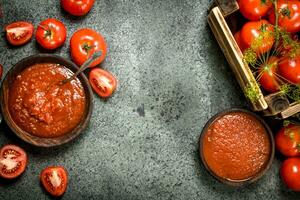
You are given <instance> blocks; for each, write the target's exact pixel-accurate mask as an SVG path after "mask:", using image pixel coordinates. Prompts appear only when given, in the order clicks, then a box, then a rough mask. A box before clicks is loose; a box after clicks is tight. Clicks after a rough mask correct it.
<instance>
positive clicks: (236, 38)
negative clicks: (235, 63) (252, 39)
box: [234, 31, 246, 52]
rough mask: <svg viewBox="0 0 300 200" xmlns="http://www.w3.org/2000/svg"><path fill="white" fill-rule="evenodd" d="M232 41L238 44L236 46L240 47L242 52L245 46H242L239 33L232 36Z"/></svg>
mask: <svg viewBox="0 0 300 200" xmlns="http://www.w3.org/2000/svg"><path fill="white" fill-rule="evenodd" d="M234 39H235V41H236V43H237V44H238V46H239V47H240V50H241V51H242V52H243V51H244V50H245V49H246V48H245V44H243V42H242V38H241V31H238V32H236V33H235V34H234Z"/></svg>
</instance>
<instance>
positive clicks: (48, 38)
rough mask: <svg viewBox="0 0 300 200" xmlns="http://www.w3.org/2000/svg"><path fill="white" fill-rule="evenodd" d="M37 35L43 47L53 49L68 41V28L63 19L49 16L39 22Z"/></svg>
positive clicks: (37, 39)
mask: <svg viewBox="0 0 300 200" xmlns="http://www.w3.org/2000/svg"><path fill="white" fill-rule="evenodd" d="M35 37H36V41H37V42H38V43H39V44H40V45H41V46H42V47H43V48H45V49H49V50H53V49H56V48H58V47H60V46H62V45H63V44H64V42H65V41H66V38H67V29H66V27H65V25H64V24H63V23H62V22H61V21H59V20H57V19H53V18H49V19H46V20H44V21H42V22H41V23H40V24H39V26H38V28H37V30H36V36H35Z"/></svg>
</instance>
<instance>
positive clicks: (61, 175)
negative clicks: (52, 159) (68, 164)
mask: <svg viewBox="0 0 300 200" xmlns="http://www.w3.org/2000/svg"><path fill="white" fill-rule="evenodd" d="M40 180H41V183H42V185H43V186H44V188H45V190H46V191H47V192H49V193H50V194H51V195H52V196H55V197H59V196H62V195H63V194H64V193H65V191H66V190H67V185H68V173H67V170H66V169H65V168H64V167H62V166H51V167H46V168H45V169H44V170H43V171H42V172H41V175H40ZM57 180H58V182H57ZM53 184H58V185H56V186H55V185H53Z"/></svg>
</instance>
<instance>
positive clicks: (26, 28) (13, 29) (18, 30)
mask: <svg viewBox="0 0 300 200" xmlns="http://www.w3.org/2000/svg"><path fill="white" fill-rule="evenodd" d="M33 31H34V26H33V25H32V24H31V23H29V22H25V21H18V22H14V23H11V24H9V25H7V26H6V27H5V32H6V39H7V40H8V42H9V43H10V44H11V45H14V46H20V45H23V44H26V43H27V42H29V41H30V40H31V38H32V36H33Z"/></svg>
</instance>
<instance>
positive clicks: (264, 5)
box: [237, 0, 272, 21]
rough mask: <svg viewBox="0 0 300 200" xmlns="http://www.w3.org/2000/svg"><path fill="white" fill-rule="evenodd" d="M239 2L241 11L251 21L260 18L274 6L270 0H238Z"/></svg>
mask: <svg viewBox="0 0 300 200" xmlns="http://www.w3.org/2000/svg"><path fill="white" fill-rule="evenodd" d="M237 2H238V4H239V8H240V9H239V11H240V12H241V13H242V15H243V16H244V17H245V18H247V19H249V20H251V21H256V20H260V19H261V18H262V17H264V16H265V15H266V14H267V13H268V11H269V9H270V8H271V7H272V3H271V1H270V0H265V1H262V0H238V1H237Z"/></svg>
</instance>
